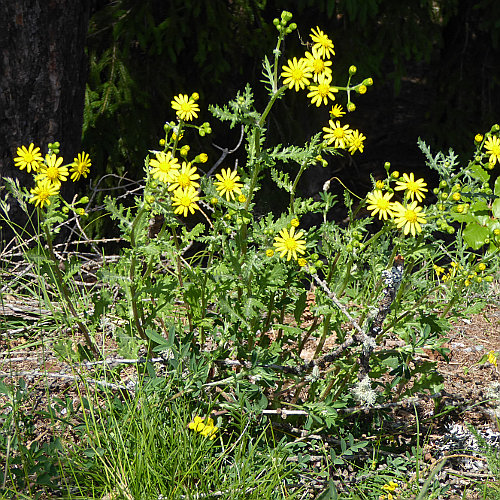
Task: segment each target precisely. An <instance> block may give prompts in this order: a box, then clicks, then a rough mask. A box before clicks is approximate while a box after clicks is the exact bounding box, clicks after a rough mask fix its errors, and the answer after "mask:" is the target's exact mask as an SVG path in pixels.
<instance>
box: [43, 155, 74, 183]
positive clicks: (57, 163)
mask: <svg viewBox="0 0 500 500" xmlns="http://www.w3.org/2000/svg"><path fill="white" fill-rule="evenodd" d="M62 162H63V158H62V156H59V158H58V157H57V156H56V155H46V156H45V164H42V165H40V168H39V170H38V174H37V176H36V180H37V181H41V180H42V179H47V180H49V181H50V182H52V184H54V185H56V186H60V185H61V182H63V181H66V180H68V175H69V172H68V167H67V166H66V165H61V163H62Z"/></svg>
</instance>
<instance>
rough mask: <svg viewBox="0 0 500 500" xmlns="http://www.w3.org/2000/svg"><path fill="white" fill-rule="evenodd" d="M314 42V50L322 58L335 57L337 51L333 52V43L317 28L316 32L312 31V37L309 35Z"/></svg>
mask: <svg viewBox="0 0 500 500" xmlns="http://www.w3.org/2000/svg"><path fill="white" fill-rule="evenodd" d="M309 36H310V37H311V38H312V41H313V42H314V45H313V50H315V51H316V52H317V53H318V54H319V56H320V57H323V58H324V59H330V55H332V56H334V55H335V51H334V50H333V42H332V41H331V40H330V39H329V38H328V36H327V35H325V34H324V33H323V32H322V31H321V30H320V29H319V28H318V26H316V30H314V29H312V30H311V35H309Z"/></svg>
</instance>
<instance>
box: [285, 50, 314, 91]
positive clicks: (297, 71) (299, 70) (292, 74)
mask: <svg viewBox="0 0 500 500" xmlns="http://www.w3.org/2000/svg"><path fill="white" fill-rule="evenodd" d="M287 64H288V66H283V68H282V69H283V73H281V76H282V77H284V78H285V79H284V80H283V85H287V86H288V88H289V89H293V87H295V91H296V92H298V91H299V90H300V89H303V88H305V86H306V85H309V78H311V77H312V73H311V70H310V68H309V65H308V62H307V59H304V58H301V59H299V60H298V61H297V58H296V57H294V58H293V59H289V60H288V63H287Z"/></svg>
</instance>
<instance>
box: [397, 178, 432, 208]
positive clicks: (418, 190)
mask: <svg viewBox="0 0 500 500" xmlns="http://www.w3.org/2000/svg"><path fill="white" fill-rule="evenodd" d="M425 186H427V184H426V183H425V182H424V179H417V180H415V176H414V175H413V172H410V175H408V174H407V173H404V174H403V178H402V180H400V181H396V187H395V188H394V189H395V190H396V191H406V195H407V196H409V197H410V199H411V201H414V199H415V198H417V200H418V201H422V200H423V199H424V198H425V194H424V193H425V192H427V191H428V189H427V188H426V187H425Z"/></svg>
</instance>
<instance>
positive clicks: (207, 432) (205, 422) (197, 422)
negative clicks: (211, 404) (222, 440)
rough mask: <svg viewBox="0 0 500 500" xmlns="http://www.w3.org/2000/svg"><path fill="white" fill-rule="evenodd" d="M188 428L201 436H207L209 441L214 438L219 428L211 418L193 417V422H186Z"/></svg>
mask: <svg viewBox="0 0 500 500" xmlns="http://www.w3.org/2000/svg"><path fill="white" fill-rule="evenodd" d="M188 428H189V429H192V430H193V431H195V432H199V433H200V434H201V435H202V436H205V437H207V438H208V439H210V440H211V441H212V440H214V439H215V437H216V434H217V431H218V430H219V428H218V427H217V426H216V425H215V424H214V421H213V419H212V418H210V417H207V418H204V417H199V416H196V417H194V420H193V422H190V423H189V424H188Z"/></svg>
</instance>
